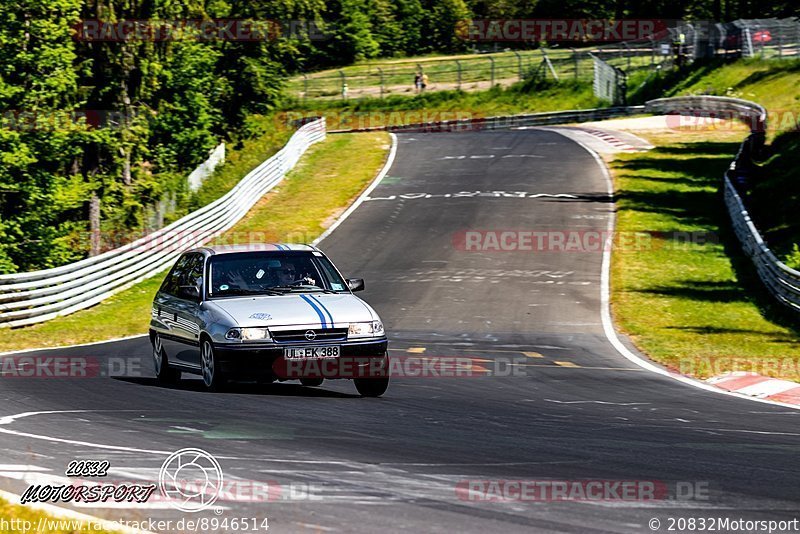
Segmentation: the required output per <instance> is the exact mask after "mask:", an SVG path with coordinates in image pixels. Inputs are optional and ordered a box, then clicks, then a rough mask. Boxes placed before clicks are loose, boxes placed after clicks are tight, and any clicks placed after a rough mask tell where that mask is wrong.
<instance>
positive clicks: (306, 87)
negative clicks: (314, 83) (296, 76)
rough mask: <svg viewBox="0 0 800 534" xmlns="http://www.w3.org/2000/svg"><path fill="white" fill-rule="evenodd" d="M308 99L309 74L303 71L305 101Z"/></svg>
mask: <svg viewBox="0 0 800 534" xmlns="http://www.w3.org/2000/svg"><path fill="white" fill-rule="evenodd" d="M307 100H308V74H306V73H305V72H304V73H303V102H304V103H305V102H306V101H307Z"/></svg>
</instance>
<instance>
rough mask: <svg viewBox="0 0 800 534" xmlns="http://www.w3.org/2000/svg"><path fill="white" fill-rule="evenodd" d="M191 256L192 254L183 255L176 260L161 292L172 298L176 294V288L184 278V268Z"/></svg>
mask: <svg viewBox="0 0 800 534" xmlns="http://www.w3.org/2000/svg"><path fill="white" fill-rule="evenodd" d="M192 256H194V254H184V255H183V256H181V257H180V258H178V261H177V262H176V263H175V266H174V267H173V268H172V270H171V271H170V272H169V274H168V275H167V278H166V279H165V280H164V283H163V284H162V285H161V291H163V292H164V293H167V294H169V295H173V296H174V295H177V294H178V288H179V287H180V286H181V280H183V279H184V277H185V273H186V268H187V265H188V264H189V262H190V260H191V259H192Z"/></svg>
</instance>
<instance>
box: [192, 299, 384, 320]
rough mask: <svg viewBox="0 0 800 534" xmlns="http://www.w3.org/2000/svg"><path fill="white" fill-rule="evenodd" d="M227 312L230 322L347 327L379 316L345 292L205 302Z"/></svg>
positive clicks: (217, 309) (216, 309)
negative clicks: (230, 318) (231, 320)
mask: <svg viewBox="0 0 800 534" xmlns="http://www.w3.org/2000/svg"><path fill="white" fill-rule="evenodd" d="M206 305H207V306H208V307H209V308H210V309H212V310H215V311H221V312H223V313H224V314H226V315H229V316H230V317H232V318H233V320H234V321H235V324H233V325H232V326H242V327H247V326H269V327H280V326H287V327H288V326H296V325H302V326H308V327H312V328H314V327H315V328H332V327H337V328H347V326H348V324H349V323H354V322H359V321H372V320H373V319H378V316H377V315H376V314H375V312H374V311H373V310H372V308H370V307H369V306H368V305H367V304H366V303H365V302H364V301H363V300H361V299H359V298H358V297H356V296H355V295H352V294H348V293H338V294H330V293H327V294H326V293H301V294H297V293H293V294H289V295H280V296H259V297H236V298H226V299H215V300H212V301H208V302H206Z"/></svg>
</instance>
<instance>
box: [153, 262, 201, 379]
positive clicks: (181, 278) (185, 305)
mask: <svg viewBox="0 0 800 534" xmlns="http://www.w3.org/2000/svg"><path fill="white" fill-rule="evenodd" d="M203 260H204V258H203V255H202V254H200V253H194V252H193V253H189V254H184V255H183V256H181V258H180V259H179V260H178V261H177V263H176V264H175V267H174V268H173V270H172V272H171V273H170V276H169V279H168V281H167V283H166V284H165V286H164V287H163V288H162V291H161V293H160V294H159V298H158V299H157V301H156V304H157V306H158V307H159V309H160V314H161V320H162V322H163V323H164V324H165V325H166V326H167V328H168V329H169V333H168V334H167V335H163V336H162V338H163V344H164V349H165V350H166V352H167V356H168V357H169V359H170V361H171V362H173V363H174V364H179V365H184V366H188V367H198V368H199V366H200V343H199V337H200V328H201V325H200V319H199V317H198V314H199V311H200V301H199V300H194V299H190V298H187V297H186V296H184V295H182V294H181V287H184V286H196V287H198V289H199V290H200V292H201V295H202V290H203V287H202V280H203Z"/></svg>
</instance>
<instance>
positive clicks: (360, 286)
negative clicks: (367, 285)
mask: <svg viewBox="0 0 800 534" xmlns="http://www.w3.org/2000/svg"><path fill="white" fill-rule="evenodd" d="M347 287H349V288H350V291H364V279H363V278H348V279H347Z"/></svg>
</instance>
